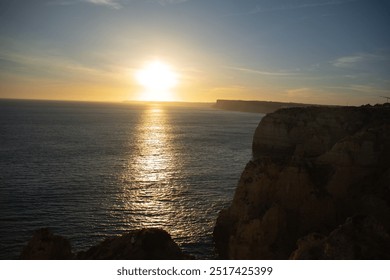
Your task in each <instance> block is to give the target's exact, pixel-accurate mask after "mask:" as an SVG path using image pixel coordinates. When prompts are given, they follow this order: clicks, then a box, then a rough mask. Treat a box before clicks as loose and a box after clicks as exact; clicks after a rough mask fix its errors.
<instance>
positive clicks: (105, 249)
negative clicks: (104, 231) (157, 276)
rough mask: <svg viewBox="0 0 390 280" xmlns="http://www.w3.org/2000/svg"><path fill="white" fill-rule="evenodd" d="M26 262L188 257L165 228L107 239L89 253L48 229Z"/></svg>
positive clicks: (30, 244)
mask: <svg viewBox="0 0 390 280" xmlns="http://www.w3.org/2000/svg"><path fill="white" fill-rule="evenodd" d="M20 258H21V259H24V260H66V259H79V260H180V259H190V258H191V256H188V255H184V254H183V253H182V251H181V250H180V248H179V246H178V245H177V244H176V243H175V242H174V241H173V240H172V238H171V236H170V235H169V234H168V233H167V232H166V231H164V230H162V229H154V228H152V229H140V230H133V231H130V232H129V233H127V234H124V235H121V236H116V237H111V238H107V239H106V240H104V241H103V242H101V243H100V244H98V245H96V246H93V247H91V248H90V249H88V250H87V251H85V252H79V253H78V254H73V253H72V251H71V246H70V243H69V241H68V240H67V239H65V238H64V237H62V236H58V235H54V234H52V233H51V232H50V231H49V230H48V229H40V230H37V231H36V232H35V233H34V235H33V237H32V238H31V240H30V241H29V242H28V244H27V246H26V247H25V248H24V249H23V252H22V254H21V256H20Z"/></svg>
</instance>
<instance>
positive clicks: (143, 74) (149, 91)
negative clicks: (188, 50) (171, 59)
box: [135, 60, 177, 101]
mask: <svg viewBox="0 0 390 280" xmlns="http://www.w3.org/2000/svg"><path fill="white" fill-rule="evenodd" d="M135 79H136V80H137V82H138V83H139V84H140V85H141V86H143V87H144V88H145V92H144V93H143V94H142V96H141V99H142V100H145V101H172V99H173V98H172V93H171V89H172V88H174V87H175V86H176V85H177V74H176V73H175V72H174V71H173V70H172V68H171V67H170V66H169V65H168V64H165V63H164V62H161V61H157V60H156V61H153V62H149V63H147V64H145V66H144V67H143V68H142V69H140V70H138V71H137V72H136V73H135Z"/></svg>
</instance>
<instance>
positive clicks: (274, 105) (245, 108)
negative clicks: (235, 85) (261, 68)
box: [214, 99, 323, 114]
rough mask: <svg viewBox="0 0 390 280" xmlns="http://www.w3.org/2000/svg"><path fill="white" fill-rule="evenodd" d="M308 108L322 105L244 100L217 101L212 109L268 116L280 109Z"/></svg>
mask: <svg viewBox="0 0 390 280" xmlns="http://www.w3.org/2000/svg"><path fill="white" fill-rule="evenodd" d="M308 106H323V105H315V104H304V103H291V102H274V101H244V100H226V99H218V100H217V102H216V103H215V105H214V108H218V109H222V110H229V111H239V112H249V113H260V114H269V113H272V112H275V111H276V110H279V109H282V108H292V107H308Z"/></svg>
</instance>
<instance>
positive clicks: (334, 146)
mask: <svg viewBox="0 0 390 280" xmlns="http://www.w3.org/2000/svg"><path fill="white" fill-rule="evenodd" d="M253 157H254V158H253V160H252V161H250V162H249V163H248V164H247V166H246V167H245V170H244V172H243V173H242V175H241V178H240V181H239V183H238V186H237V189H236V192H235V196H234V198H233V202H232V204H231V206H230V207H229V208H228V209H225V210H223V211H222V212H221V213H220V215H219V217H218V220H217V223H216V226H215V228H214V240H215V242H216V247H217V250H218V252H219V255H220V257H221V258H227V259H289V258H294V259H304V258H311V259H390V250H389V248H390V238H389V232H390V106H389V104H386V105H377V106H362V107H307V108H288V109H281V110H278V111H276V112H274V113H271V114H269V115H266V116H265V117H264V118H263V119H262V121H261V122H260V124H259V126H258V128H257V130H256V132H255V135H254V138H253ZM352 217H353V218H352ZM356 217H360V218H359V219H360V220H359V219H358V218H356ZM346 221H347V222H346Z"/></svg>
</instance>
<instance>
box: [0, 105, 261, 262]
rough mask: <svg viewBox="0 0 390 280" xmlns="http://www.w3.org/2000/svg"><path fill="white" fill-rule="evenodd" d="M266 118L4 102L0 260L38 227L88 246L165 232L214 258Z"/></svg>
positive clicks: (0, 109) (186, 109)
mask: <svg viewBox="0 0 390 280" xmlns="http://www.w3.org/2000/svg"><path fill="white" fill-rule="evenodd" d="M260 119H261V115H257V114H248V113H236V112H225V111H219V110H214V109H212V108H210V107H207V106H189V105H183V106H170V105H158V104H148V105H141V104H139V105H131V104H104V103H77V102H40V101H12V100H0V211H1V217H0V258H1V259H15V258H17V257H18V254H19V252H20V251H21V248H22V247H23V246H24V245H25V243H26V242H27V240H29V238H30V237H31V235H32V232H33V231H34V230H36V229H38V228H41V227H49V228H51V229H52V230H53V231H54V232H55V233H56V234H61V235H63V236H65V237H67V238H69V239H70V240H71V243H72V246H73V248H74V249H75V250H82V249H86V248H87V247H89V246H91V245H94V244H96V243H97V242H99V241H101V240H103V239H104V238H105V237H107V236H112V235H119V234H122V233H125V232H126V231H128V230H130V229H135V228H143V227H161V228H164V229H165V230H167V231H168V232H169V233H170V234H171V235H172V237H173V238H174V240H175V241H176V242H177V243H178V244H179V245H180V246H181V247H182V249H183V250H184V251H186V252H188V253H191V254H193V255H195V256H196V257H198V258H213V244H212V237H211V234H212V230H213V226H214V223H215V221H216V217H217V214H218V212H219V211H220V210H221V209H222V208H223V207H226V206H227V205H228V203H229V202H230V201H231V199H232V196H233V193H234V189H235V187H236V184H237V181H238V179H239V176H240V173H241V172H242V170H243V168H244V166H245V164H246V163H247V161H248V160H249V159H250V157H251V143H252V135H253V133H254V130H255V128H256V126H257V124H258V123H259V121H260Z"/></svg>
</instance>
